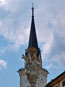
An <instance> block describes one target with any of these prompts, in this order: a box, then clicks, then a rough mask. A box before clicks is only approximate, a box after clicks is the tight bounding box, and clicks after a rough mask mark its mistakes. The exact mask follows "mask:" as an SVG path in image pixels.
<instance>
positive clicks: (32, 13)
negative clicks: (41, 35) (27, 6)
mask: <svg viewBox="0 0 65 87" xmlns="http://www.w3.org/2000/svg"><path fill="white" fill-rule="evenodd" d="M33 5H34V4H33V3H32V17H34V6H33Z"/></svg>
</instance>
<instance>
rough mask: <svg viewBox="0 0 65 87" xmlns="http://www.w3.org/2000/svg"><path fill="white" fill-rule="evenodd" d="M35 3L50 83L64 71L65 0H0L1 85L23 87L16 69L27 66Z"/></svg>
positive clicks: (2, 86)
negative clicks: (26, 55) (26, 53)
mask: <svg viewBox="0 0 65 87" xmlns="http://www.w3.org/2000/svg"><path fill="white" fill-rule="evenodd" d="M32 2H33V3H34V8H35V17H34V18H35V26H36V33H37V39H38V45H39V48H40V50H41V56H42V67H43V68H45V69H47V70H48V72H49V75H48V82H49V81H51V80H52V79H53V78H55V77H56V76H58V75H59V74H61V73H62V72H63V71H65V0H27V1H26V0H0V87H20V80H19V74H18V73H17V71H18V70H19V69H20V68H24V66H25V65H24V60H23V59H21V58H22V54H24V53H25V49H27V47H28V41H29V34H30V26H31V14H32V13H31V7H32Z"/></svg>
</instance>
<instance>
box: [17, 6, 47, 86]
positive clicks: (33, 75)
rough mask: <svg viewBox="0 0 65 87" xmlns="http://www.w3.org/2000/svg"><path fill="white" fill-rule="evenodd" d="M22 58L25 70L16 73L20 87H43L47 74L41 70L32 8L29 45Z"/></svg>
mask: <svg viewBox="0 0 65 87" xmlns="http://www.w3.org/2000/svg"><path fill="white" fill-rule="evenodd" d="M22 58H23V59H24V61H25V69H19V71H18V72H19V75H20V87H27V86H30V87H44V85H46V82H47V74H48V72H47V70H45V69H42V59H41V52H40V49H39V47H38V42H37V36H36V30H35V23H34V8H33V7H32V22H31V30H30V37H29V44H28V48H27V49H26V52H25V55H23V56H22ZM24 80H25V82H24ZM26 83H27V84H26Z"/></svg>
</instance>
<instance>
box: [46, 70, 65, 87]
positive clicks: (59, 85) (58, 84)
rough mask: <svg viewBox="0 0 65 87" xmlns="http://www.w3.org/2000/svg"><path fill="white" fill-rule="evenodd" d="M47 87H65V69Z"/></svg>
mask: <svg viewBox="0 0 65 87" xmlns="http://www.w3.org/2000/svg"><path fill="white" fill-rule="evenodd" d="M46 87H65V71H64V72H63V73H62V74H60V75H59V76H57V77H56V78H55V79H53V80H51V82H49V83H48V84H47V85H46Z"/></svg>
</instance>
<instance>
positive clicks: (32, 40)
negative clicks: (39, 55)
mask: <svg viewBox="0 0 65 87" xmlns="http://www.w3.org/2000/svg"><path fill="white" fill-rule="evenodd" d="M29 47H34V48H37V49H38V42H37V36H36V30H35V22H34V7H33V5H32V22H31V30H30V37H29Z"/></svg>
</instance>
